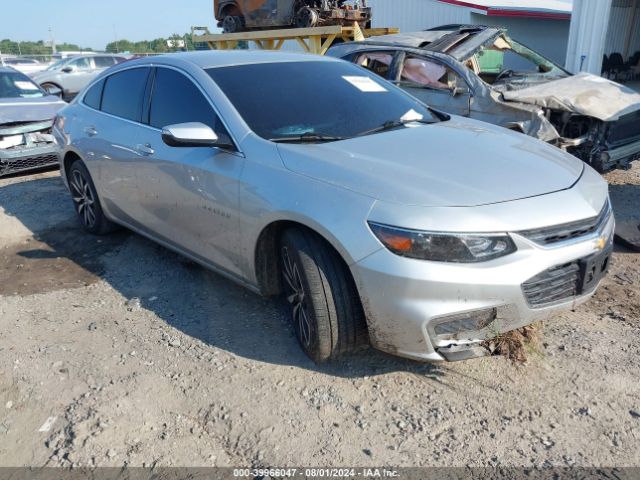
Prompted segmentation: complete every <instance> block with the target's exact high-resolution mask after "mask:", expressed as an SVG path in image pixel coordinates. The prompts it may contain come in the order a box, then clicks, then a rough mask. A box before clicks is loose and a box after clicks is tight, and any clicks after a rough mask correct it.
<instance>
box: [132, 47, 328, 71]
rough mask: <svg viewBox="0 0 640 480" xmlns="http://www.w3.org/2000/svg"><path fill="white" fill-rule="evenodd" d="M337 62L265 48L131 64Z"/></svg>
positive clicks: (182, 55) (183, 54)
mask: <svg viewBox="0 0 640 480" xmlns="http://www.w3.org/2000/svg"><path fill="white" fill-rule="evenodd" d="M310 61H315V62H335V61H339V60H337V59H335V58H331V57H324V56H320V55H310V54H307V53H288V52H282V51H264V50H206V51H204V50H203V51H198V52H179V53H170V54H165V55H158V56H153V57H145V58H138V59H136V60H133V61H131V62H127V63H128V64H129V65H131V64H133V63H136V64H138V65H145V64H158V63H164V64H169V65H178V64H180V63H182V62H188V63H191V64H192V65H195V66H197V67H200V68H202V69H207V68H217V67H229V66H235V65H249V64H254V63H287V62H310Z"/></svg>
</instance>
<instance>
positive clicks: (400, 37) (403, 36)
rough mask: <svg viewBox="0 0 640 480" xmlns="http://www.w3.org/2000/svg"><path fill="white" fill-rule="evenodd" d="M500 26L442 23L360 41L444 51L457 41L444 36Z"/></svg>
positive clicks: (486, 30) (488, 29)
mask: <svg viewBox="0 0 640 480" xmlns="http://www.w3.org/2000/svg"><path fill="white" fill-rule="evenodd" d="M501 30H502V29H501V28H500V27H487V26H484V25H462V24H461V25H457V24H456V25H442V26H440V27H435V28H432V29H430V30H426V31H421V32H408V33H397V34H393V35H381V36H375V37H369V38H367V39H365V40H364V41H363V42H362V43H375V44H376V45H380V44H385V45H394V46H402V47H409V48H425V47H426V48H428V49H429V50H431V51H434V52H443V53H444V52H446V51H447V50H448V49H450V48H451V47H452V46H453V45H455V44H456V43H457V42H455V41H452V42H449V41H447V40H448V39H447V38H446V37H448V36H450V38H451V39H452V40H454V37H456V36H459V35H463V34H467V35H468V34H476V33H480V32H487V33H489V34H490V33H492V32H494V33H497V32H499V31H501Z"/></svg>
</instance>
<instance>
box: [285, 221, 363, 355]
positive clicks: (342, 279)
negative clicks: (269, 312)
mask: <svg viewBox="0 0 640 480" xmlns="http://www.w3.org/2000/svg"><path fill="white" fill-rule="evenodd" d="M280 257H281V259H280V261H281V271H282V278H283V284H284V290H285V295H286V299H287V301H288V303H289V305H290V311H291V317H292V320H293V326H294V329H295V332H296V337H297V338H298V341H299V342H300V345H301V346H302V349H303V350H304V351H305V353H306V354H307V355H308V356H309V357H310V358H311V359H312V360H313V361H314V362H317V363H321V362H325V361H328V360H331V359H333V358H335V357H337V356H339V355H341V354H343V353H347V352H350V351H352V350H354V349H355V348H356V347H358V346H359V345H362V344H365V343H366V342H367V338H368V337H367V327H366V321H365V318H364V313H363V310H362V305H361V303H360V298H359V296H358V292H357V291H356V287H355V284H354V282H353V279H352V277H351V274H350V272H349V269H348V267H347V265H346V264H345V263H344V262H343V261H342V259H341V258H340V256H339V255H338V254H337V253H336V252H335V250H333V249H332V248H331V247H330V246H329V245H328V244H327V243H326V242H325V241H324V240H323V239H322V238H320V237H318V236H317V235H316V234H314V233H312V232H310V231H308V230H304V229H301V228H292V229H289V230H287V231H285V232H284V234H283V236H282V240H281V244H280Z"/></svg>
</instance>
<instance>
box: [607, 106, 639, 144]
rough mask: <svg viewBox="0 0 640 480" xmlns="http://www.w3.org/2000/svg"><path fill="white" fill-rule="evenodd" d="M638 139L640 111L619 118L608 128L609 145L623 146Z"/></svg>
mask: <svg viewBox="0 0 640 480" xmlns="http://www.w3.org/2000/svg"><path fill="white" fill-rule="evenodd" d="M638 137H640V111H638V112H633V113H630V114H628V115H625V116H623V117H621V118H620V120H618V121H617V122H614V123H613V124H611V126H610V127H609V143H611V144H613V145H617V144H625V143H629V142H632V141H634V140H637V138H638Z"/></svg>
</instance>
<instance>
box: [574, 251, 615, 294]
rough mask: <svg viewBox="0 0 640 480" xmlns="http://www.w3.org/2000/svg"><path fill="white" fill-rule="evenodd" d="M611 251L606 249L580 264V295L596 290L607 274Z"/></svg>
mask: <svg viewBox="0 0 640 480" xmlns="http://www.w3.org/2000/svg"><path fill="white" fill-rule="evenodd" d="M612 251H613V249H612V248H608V249H607V250H604V251H602V252H600V253H598V254H596V255H592V256H590V257H589V258H586V259H584V260H582V261H581V262H580V284H581V285H580V293H587V292H590V291H591V290H593V289H594V288H596V286H597V285H598V283H599V282H600V280H601V279H602V278H603V277H604V276H605V275H606V274H607V272H608V271H609V264H610V263H611V253H612Z"/></svg>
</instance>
